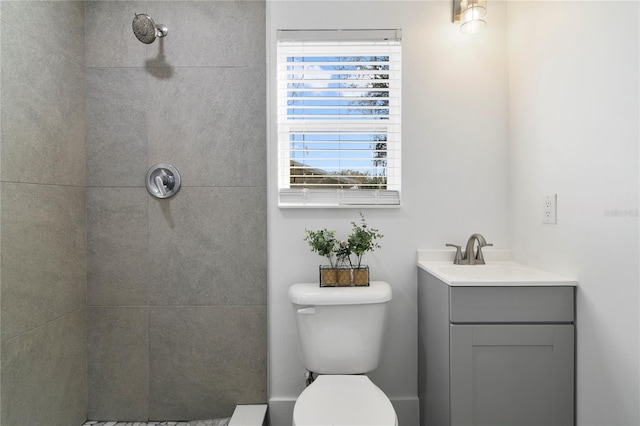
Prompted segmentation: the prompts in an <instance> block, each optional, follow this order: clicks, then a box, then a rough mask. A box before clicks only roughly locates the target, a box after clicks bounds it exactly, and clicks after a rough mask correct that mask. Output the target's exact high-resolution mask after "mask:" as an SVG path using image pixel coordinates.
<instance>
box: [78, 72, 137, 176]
mask: <svg viewBox="0 0 640 426" xmlns="http://www.w3.org/2000/svg"><path fill="white" fill-rule="evenodd" d="M145 74H146V73H145V71H144V70H143V69H140V68H87V71H86V78H87V110H86V129H87V133H86V140H87V186H144V176H145V173H146V172H147V121H146V108H147V107H148V102H149V99H148V94H147V85H146V75H145Z"/></svg>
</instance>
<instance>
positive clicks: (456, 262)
mask: <svg viewBox="0 0 640 426" xmlns="http://www.w3.org/2000/svg"><path fill="white" fill-rule="evenodd" d="M445 245H446V246H447V247H455V248H456V257H455V259H453V264H454V265H460V264H461V263H462V250H461V249H460V246H457V245H455V244H450V243H447V244H445Z"/></svg>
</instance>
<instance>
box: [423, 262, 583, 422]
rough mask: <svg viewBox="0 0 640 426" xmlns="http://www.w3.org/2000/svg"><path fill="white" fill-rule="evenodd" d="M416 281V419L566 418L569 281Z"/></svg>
mask: <svg viewBox="0 0 640 426" xmlns="http://www.w3.org/2000/svg"><path fill="white" fill-rule="evenodd" d="M418 281H419V282H418V319H419V323H418V327H419V343H418V345H419V346H418V360H419V365H418V374H419V382H418V383H419V389H418V391H419V398H420V424H421V426H446V425H452V426H454V425H455V426H462V425H464V426H480V425H485V426H510V425H513V426H529V425H530V426H540V425H545V426H552V425H567V426H569V425H574V406H575V402H574V400H575V398H574V393H575V392H574V389H575V379H574V377H575V368H574V359H575V357H574V351H575V325H574V320H575V314H574V312H575V287H574V286H569V285H567V286H557V285H554V286H538V285H532V286H526V285H522V286H478V285H477V284H474V285H473V286H451V285H449V284H447V283H445V282H443V281H441V280H440V279H438V278H436V277H435V276H434V275H432V274H430V273H429V272H427V271H425V270H423V269H418Z"/></svg>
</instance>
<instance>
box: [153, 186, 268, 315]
mask: <svg viewBox="0 0 640 426" xmlns="http://www.w3.org/2000/svg"><path fill="white" fill-rule="evenodd" d="M266 248H267V246H266V194H265V190H264V188H200V187H198V188H192V187H183V188H182V189H181V190H180V192H179V193H178V194H177V195H176V196H175V197H173V198H170V199H167V200H155V199H150V201H149V259H150V260H149V264H150V272H149V273H150V280H149V301H150V304H152V305H263V304H265V303H266Z"/></svg>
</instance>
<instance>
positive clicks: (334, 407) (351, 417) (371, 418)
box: [293, 375, 398, 426]
mask: <svg viewBox="0 0 640 426" xmlns="http://www.w3.org/2000/svg"><path fill="white" fill-rule="evenodd" d="M365 425H366V426H397V425H398V419H397V417H396V413H395V410H394V409H393V406H392V405H391V401H390V400H389V398H388V397H387V396H386V395H385V394H384V392H382V390H380V388H378V387H377V386H376V385H375V384H374V383H373V382H372V381H371V380H369V378H368V377H367V376H364V375H321V376H318V377H317V378H316V380H315V381H314V382H313V383H312V384H311V385H309V386H308V387H307V388H306V389H305V390H304V391H303V392H302V393H301V394H300V396H299V397H298V400H297V401H296V404H295V406H294V408H293V426H365Z"/></svg>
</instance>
